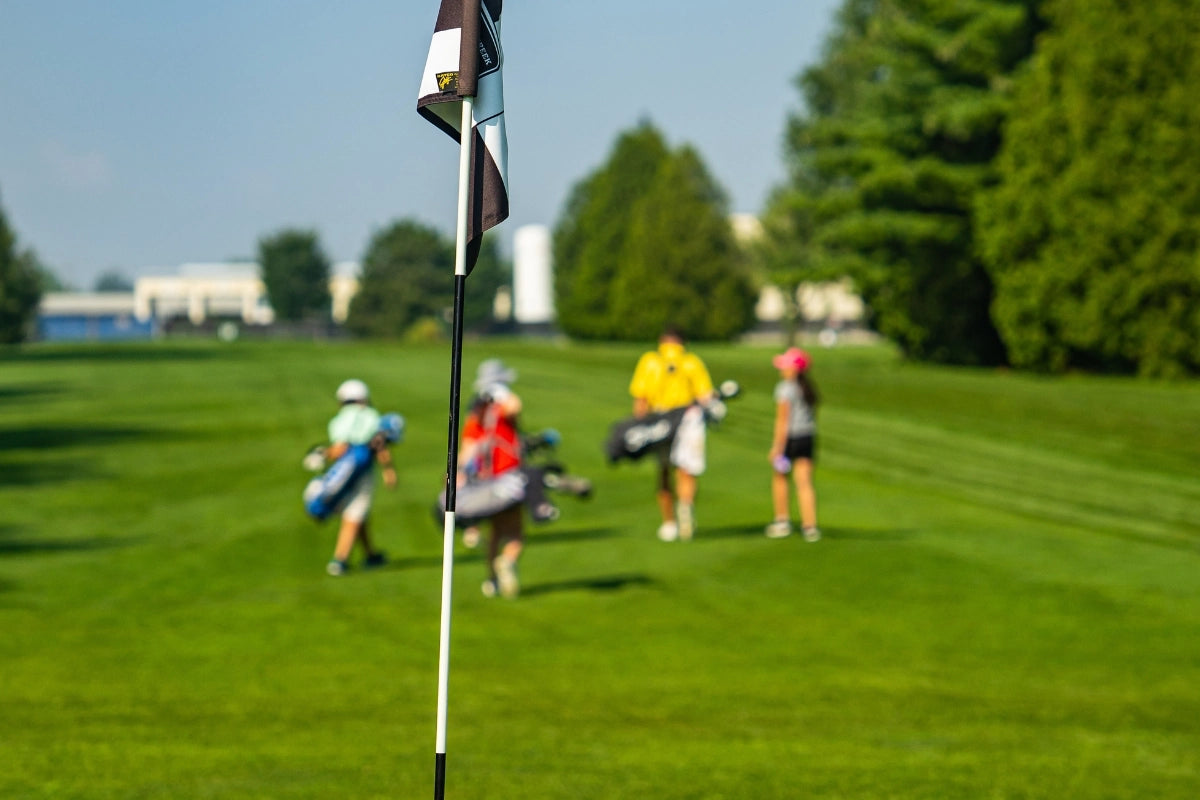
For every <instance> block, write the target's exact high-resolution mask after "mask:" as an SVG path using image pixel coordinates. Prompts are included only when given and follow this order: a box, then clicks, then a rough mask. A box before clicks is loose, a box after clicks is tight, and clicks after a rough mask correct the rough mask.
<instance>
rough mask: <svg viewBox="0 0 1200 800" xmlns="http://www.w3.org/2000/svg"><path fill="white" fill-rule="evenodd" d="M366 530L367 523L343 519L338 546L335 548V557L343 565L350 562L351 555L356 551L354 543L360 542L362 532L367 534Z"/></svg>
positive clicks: (339, 529) (339, 530)
mask: <svg viewBox="0 0 1200 800" xmlns="http://www.w3.org/2000/svg"><path fill="white" fill-rule="evenodd" d="M365 530H366V523H365V522H359V521H358V520H353V519H346V518H345V517H342V524H341V527H339V528H338V537H337V544H335V545H334V548H333V557H334V558H335V559H337V560H338V561H341V562H343V563H344V562H346V561H349V560H350V553H351V552H353V550H354V543H355V542H356V541H358V537H359V534H360V531H361V532H363V533H365ZM368 552H369V550H368Z"/></svg>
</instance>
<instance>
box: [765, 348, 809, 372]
mask: <svg viewBox="0 0 1200 800" xmlns="http://www.w3.org/2000/svg"><path fill="white" fill-rule="evenodd" d="M771 363H772V364H774V365H775V368H776V369H794V370H796V371H797V372H804V370H806V369H808V365H809V364H810V363H811V359H809V357H808V353H806V352H804V351H803V350H801V349H800V348H799V347H789V348H788V349H787V350H786V351H785V352H783V353H780V354H779V355H777V356H775V357H774V358H773V359H771Z"/></svg>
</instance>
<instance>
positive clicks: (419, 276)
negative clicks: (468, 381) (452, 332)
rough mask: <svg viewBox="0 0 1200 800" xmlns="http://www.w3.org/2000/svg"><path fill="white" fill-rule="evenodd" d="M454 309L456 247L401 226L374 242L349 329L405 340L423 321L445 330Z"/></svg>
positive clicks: (429, 232)
mask: <svg viewBox="0 0 1200 800" xmlns="http://www.w3.org/2000/svg"><path fill="white" fill-rule="evenodd" d="M470 281H471V279H470V278H468V279H467V282H468V283H470ZM453 304H454V245H453V243H451V242H447V241H446V240H445V239H444V238H443V237H442V235H441V234H440V233H438V231H437V230H435V229H434V228H431V227H429V226H427V225H424V224H422V223H420V222H417V221H415V220H411V219H406V220H400V221H398V222H395V223H393V224H392V225H390V226H389V227H387V228H385V229H383V230H381V231H378V232H376V233H375V235H374V236H372V237H371V241H370V244H368V246H367V253H366V255H365V256H364V257H363V265H362V277H361V279H360V281H359V289H358V293H357V294H356V295H354V299H353V300H351V301H350V314H349V316H348V318H347V319H346V326H347V327H348V328H349V329H350V330H351V331H353V332H354V333H356V334H358V335H360V336H373V337H401V336H403V335H404V334H405V333H406V332H407V331H408V330H409V328H411V327H412V326H413V325H414V324H415V323H416V322H417V321H419V320H429V319H432V320H436V321H437V323H438V325H439V326H444V325H445V320H446V317H447V315H448V314H449V312H450V310H451V309H452V308H453Z"/></svg>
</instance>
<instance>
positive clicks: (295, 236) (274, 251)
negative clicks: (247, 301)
mask: <svg viewBox="0 0 1200 800" xmlns="http://www.w3.org/2000/svg"><path fill="white" fill-rule="evenodd" d="M258 264H259V270H260V273H261V275H262V281H263V283H264V284H265V285H266V288H267V298H268V299H269V300H270V301H271V308H273V309H274V310H275V316H276V318H277V319H280V320H285V321H296V320H301V319H305V318H325V319H327V318H328V317H329V314H330V310H331V309H330V303H331V300H330V296H329V259H328V258H327V257H326V256H325V253H324V252H323V251H322V250H321V245H320V242H319V241H318V238H317V233H316V231H302V230H283V231H280V232H278V233H276V234H273V235H271V236H266V237H264V238H262V239H260V240H259V242H258Z"/></svg>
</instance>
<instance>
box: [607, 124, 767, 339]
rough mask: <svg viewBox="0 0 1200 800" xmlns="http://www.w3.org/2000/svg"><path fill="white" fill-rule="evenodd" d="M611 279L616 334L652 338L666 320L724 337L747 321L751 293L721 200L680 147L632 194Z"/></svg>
mask: <svg viewBox="0 0 1200 800" xmlns="http://www.w3.org/2000/svg"><path fill="white" fill-rule="evenodd" d="M634 212H635V213H634V215H633V220H632V223H631V225H630V227H629V232H628V235H627V238H626V241H625V245H624V247H623V249H622V251H621V262H620V264H619V266H618V268H617V274H616V276H615V278H614V280H613V282H612V284H611V312H610V313H611V314H612V319H613V321H614V323H615V324H616V325H617V326H618V328H617V330H614V332H613V335H614V337H615V338H620V339H640V340H645V339H652V338H654V337H655V336H657V335H658V334H659V333H660V332H661V331H662V330H663V328H664V327H666V326H667V325H672V326H674V327H676V328H678V329H679V330H680V331H681V332H683V333H684V334H685V335H687V336H689V337H692V338H701V339H730V338H732V337H734V336H736V335H737V334H739V333H741V332H742V331H744V330H746V329H747V328H748V327H750V325H751V324H752V323H753V321H754V302H755V299H756V297H755V291H754V287H753V285H752V284H751V283H750V280H749V278H748V277H747V274H746V265H745V259H744V257H743V254H742V252H741V250H740V249H739V247H738V244H737V242H736V241H735V240H734V237H733V230H732V228H731V227H730V224H729V212H728V201H727V200H726V198H725V194H724V192H723V191H722V190H721V188H720V187H719V186H718V185H717V184H716V182H715V181H714V180H713V179H712V178H711V176H710V175H709V174H708V171H707V170H706V169H705V167H704V164H703V163H702V162H701V160H700V156H699V155H698V154H697V153H696V151H695V150H693V149H691V148H690V147H683V148H681V149H680V150H679V151H678V152H676V153H674V154H672V155H671V157H670V158H668V159H667V160H666V161H665V162H663V164H661V165H660V167H659V169H658V172H657V173H656V174H655V176H654V182H653V183H652V184H651V186H650V188H649V190H648V191H647V192H646V193H645V195H643V196H642V197H641V198H639V199H638V201H637V203H636V204H635V206H634Z"/></svg>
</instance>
